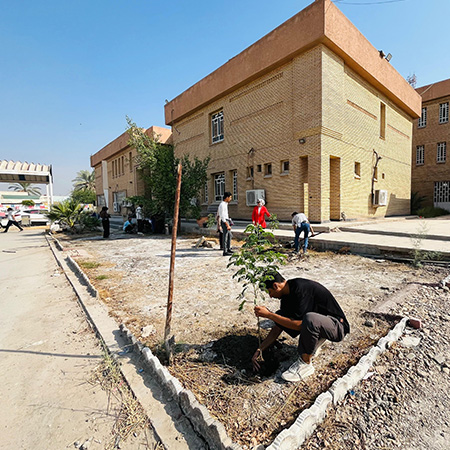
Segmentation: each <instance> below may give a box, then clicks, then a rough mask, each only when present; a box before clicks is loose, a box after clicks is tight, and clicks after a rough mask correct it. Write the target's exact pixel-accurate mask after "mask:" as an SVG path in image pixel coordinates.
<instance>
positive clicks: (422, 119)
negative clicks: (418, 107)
mask: <svg viewBox="0 0 450 450" xmlns="http://www.w3.org/2000/svg"><path fill="white" fill-rule="evenodd" d="M417 126H418V128H423V127H426V126H427V108H422V115H421V116H420V117H419V121H418V122H417Z"/></svg>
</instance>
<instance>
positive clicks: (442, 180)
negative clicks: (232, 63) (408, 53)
mask: <svg viewBox="0 0 450 450" xmlns="http://www.w3.org/2000/svg"><path fill="white" fill-rule="evenodd" d="M417 92H419V94H421V95H422V97H423V100H422V108H426V125H425V126H422V127H419V123H418V122H419V121H418V120H415V121H414V130H413V151H412V180H411V190H412V192H417V193H418V194H419V195H420V196H424V197H425V200H424V202H423V206H433V205H435V206H441V207H444V208H445V209H448V210H450V198H449V195H450V162H449V161H448V151H449V146H450V122H449V121H448V120H447V121H446V122H444V123H439V109H440V105H441V104H442V105H443V104H445V103H448V104H450V79H448V80H444V81H441V82H439V83H434V84H432V85H428V86H423V87H421V88H418V89H417ZM443 143H445V144H446V150H447V155H446V158H445V161H443V162H438V144H443ZM419 146H420V147H423V162H422V161H421V159H422V158H421V157H420V155H419V160H418V155H417V147H419ZM437 183H439V185H437V186H436V188H437V191H438V193H439V191H441V192H440V195H439V197H441V198H436V199H435V198H434V192H435V184H437ZM435 200H436V201H435ZM439 200H441V201H439ZM442 200H443V201H442Z"/></svg>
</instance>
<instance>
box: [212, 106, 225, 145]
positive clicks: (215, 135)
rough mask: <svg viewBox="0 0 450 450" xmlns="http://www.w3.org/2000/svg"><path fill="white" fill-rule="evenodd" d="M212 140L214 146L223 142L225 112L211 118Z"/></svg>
mask: <svg viewBox="0 0 450 450" xmlns="http://www.w3.org/2000/svg"><path fill="white" fill-rule="evenodd" d="M211 140H212V143H213V144H214V143H216V142H221V141H223V111H219V112H218V113H216V114H212V116H211Z"/></svg>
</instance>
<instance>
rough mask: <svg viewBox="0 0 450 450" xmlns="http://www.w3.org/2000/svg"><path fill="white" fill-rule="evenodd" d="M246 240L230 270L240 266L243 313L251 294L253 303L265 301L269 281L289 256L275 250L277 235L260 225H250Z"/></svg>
mask: <svg viewBox="0 0 450 450" xmlns="http://www.w3.org/2000/svg"><path fill="white" fill-rule="evenodd" d="M270 225H271V229H272V231H273V229H275V227H277V226H278V220H277V217H276V216H275V215H272V216H271V221H270ZM245 233H246V237H245V242H244V244H243V245H242V247H241V249H240V250H239V252H236V253H234V254H233V255H232V256H231V258H230V262H229V263H228V267H230V266H236V267H237V268H238V270H237V271H236V273H235V274H234V275H233V278H237V279H238V281H239V282H241V283H243V288H242V291H241V293H240V294H239V295H238V300H240V304H239V310H242V308H243V307H244V305H245V303H246V302H247V300H248V299H247V294H250V296H251V299H252V300H253V304H254V305H257V304H258V300H259V299H260V300H264V293H265V292H267V289H266V287H265V284H264V283H265V282H266V281H268V280H273V276H272V275H271V273H274V272H277V271H278V269H279V266H280V265H281V264H285V263H286V255H284V254H282V253H279V252H277V251H275V250H273V246H274V243H275V237H274V235H273V232H271V231H266V230H264V229H263V228H262V227H261V226H260V225H256V226H255V225H247V228H246V229H245ZM257 319H258V339H259V345H261V329H260V324H259V317H258V318H257Z"/></svg>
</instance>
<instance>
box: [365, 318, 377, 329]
mask: <svg viewBox="0 0 450 450" xmlns="http://www.w3.org/2000/svg"><path fill="white" fill-rule="evenodd" d="M364 326H366V327H370V328H373V327H374V326H375V322H374V321H373V320H370V319H367V320H366V321H365V322H364Z"/></svg>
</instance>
